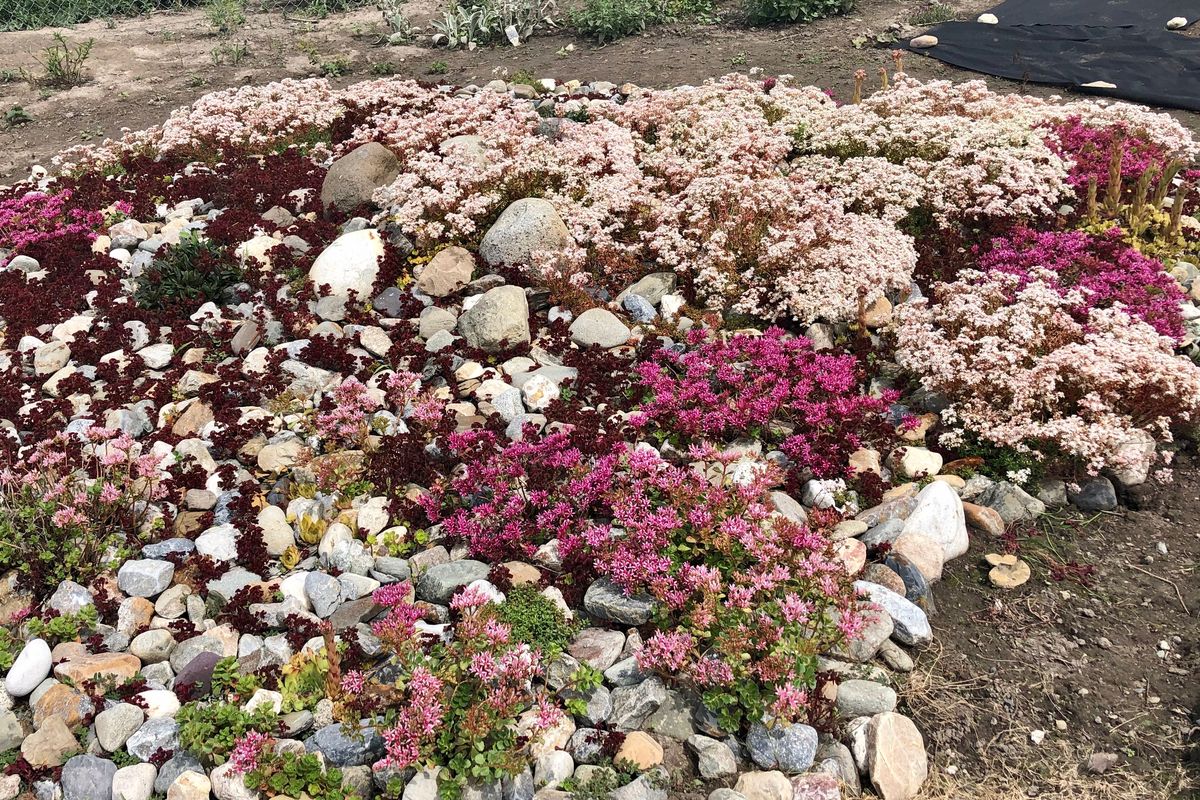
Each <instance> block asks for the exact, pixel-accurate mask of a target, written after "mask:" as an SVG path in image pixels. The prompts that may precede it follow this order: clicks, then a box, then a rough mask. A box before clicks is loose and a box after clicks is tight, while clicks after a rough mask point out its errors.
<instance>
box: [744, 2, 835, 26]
mask: <svg viewBox="0 0 1200 800" xmlns="http://www.w3.org/2000/svg"><path fill="white" fill-rule="evenodd" d="M853 7H854V0H745V3H744V4H743V7H742V8H743V11H745V14H746V19H747V20H748V21H749V22H750V23H751V24H754V25H775V24H779V23H787V22H808V21H809V20H814V19H820V18H821V17H832V16H833V15H835V14H844V13H846V12H847V11H849V10H850V9H851V8H853Z"/></svg>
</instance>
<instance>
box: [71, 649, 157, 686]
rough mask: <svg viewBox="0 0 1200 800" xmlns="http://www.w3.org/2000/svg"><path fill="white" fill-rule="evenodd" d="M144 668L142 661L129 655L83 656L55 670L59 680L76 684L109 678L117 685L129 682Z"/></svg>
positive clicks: (101, 654) (102, 654)
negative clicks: (67, 679)
mask: <svg viewBox="0 0 1200 800" xmlns="http://www.w3.org/2000/svg"><path fill="white" fill-rule="evenodd" d="M141 668H142V661H141V659H139V658H138V657H137V656H131V655H129V654H128V653H100V654H98V655H83V656H77V657H75V658H72V659H71V660H70V661H64V662H63V663H61V664H59V665H58V666H57V667H55V668H54V675H55V676H56V677H58V678H69V679H70V680H71V681H73V682H74V683H75V684H80V683H83V682H84V681H88V680H102V679H104V678H109V679H113V680H115V681H116V682H117V683H121V682H122V681H127V680H129V679H130V678H132V677H133V676H134V675H136V674H137V672H138V670H140V669H141Z"/></svg>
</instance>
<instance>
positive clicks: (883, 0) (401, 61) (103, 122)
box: [0, 0, 1200, 181]
mask: <svg viewBox="0 0 1200 800" xmlns="http://www.w3.org/2000/svg"><path fill="white" fill-rule="evenodd" d="M574 1H576V0H567V2H568V3H569V2H574ZM48 2H53V0H48ZM439 3H440V0H411V1H410V2H409V3H408V4H407V6H406V9H407V11H408V14H409V16H410V19H412V21H413V22H414V24H416V25H417V26H427V25H428V24H429V23H430V22H431V21H432V20H433V19H434V18H435V17H436V16H437V15H438V8H439ZM949 5H950V7H952V8H953V9H954V10H955V11H956V13H957V16H958V17H959V18H961V19H972V18H974V16H975V15H977V14H978V13H979V12H980V11H982V10H984V9H986V8H987V7H988V6H990V5H992V3H991V2H990V0H949ZM927 7H928V3H927V2H925V1H924V0H902V1H900V2H898V1H897V0H860V2H859V3H858V6H857V7H856V9H855V11H854V12H853V13H851V14H850V15H848V16H844V17H836V18H831V19H826V20H821V21H818V22H815V23H812V24H808V25H797V26H791V27H784V28H777V29H749V28H746V27H744V26H741V25H740V24H739V23H738V22H737V21H736V9H735V8H730V10H729V12H728V14H727V15H726V21H725V22H722V23H720V24H715V25H699V24H687V25H673V26H668V27H663V28H656V29H653V30H651V31H649V32H647V33H646V34H644V35H640V36H631V37H628V38H626V39H623V40H620V41H618V42H616V43H614V44H610V45H608V46H605V47H598V46H596V45H595V44H592V43H590V42H587V41H584V40H581V39H579V38H577V37H576V36H573V35H572V34H570V33H568V32H558V33H553V34H549V35H540V36H537V37H535V38H533V39H531V40H530V41H529V42H527V43H525V44H524V45H522V46H520V47H517V48H512V47H503V48H481V49H479V50H476V51H474V52H466V51H447V50H444V49H433V48H430V47H424V46H399V47H390V46H388V45H387V44H386V37H385V36H384V33H385V31H384V29H383V26H382V20H381V17H380V15H379V13H378V12H377V11H376V10H375V9H374V7H369V8H364V9H362V10H359V11H355V12H350V13H344V14H337V15H333V16H330V17H328V18H326V19H323V20H306V19H301V18H297V17H294V16H290V15H285V14H283V13H278V12H275V13H259V14H252V15H251V16H250V18H249V20H248V21H247V24H246V25H245V27H244V28H243V29H242V30H240V31H239V32H238V33H237V34H236V35H234V36H232V37H229V38H220V37H218V36H217V35H216V34H215V32H214V31H213V28H212V27H211V25H210V24H209V22H208V20H207V19H206V18H205V16H204V14H203V12H201V11H198V10H193V11H187V12H178V13H177V12H159V13H155V14H149V15H145V16H142V17H139V18H136V19H115V20H98V21H94V22H90V23H87V24H83V25H78V26H75V27H73V28H70V29H67V30H66V31H65V33H66V35H67V37H68V39H69V40H70V41H73V42H75V41H83V40H86V39H88V38H94V39H95V47H94V49H93V51H92V54H91V57H90V58H89V59H88V62H87V71H88V72H89V73H90V76H91V80H90V81H89V82H88V83H86V84H84V85H82V86H79V87H76V88H74V89H70V90H67V91H60V92H53V93H47V92H42V91H40V90H39V89H37V88H35V87H32V86H30V85H29V84H28V83H27V82H25V81H24V80H21V79H20V77H19V76H20V70H21V69H23V68H24V69H28V70H33V71H34V72H35V73H36V72H37V71H38V70H39V67H38V66H37V62H36V60H35V57H36V56H37V54H38V53H39V51H40V50H42V49H43V48H44V47H46V46H47V45H48V44H50V42H51V34H52V33H53V30H52V29H43V30H37V31H27V32H16V33H0V114H2V113H3V112H4V111H7V110H8V109H9V108H11V107H12V106H13V105H19V106H21V107H23V108H24V109H25V111H26V113H28V114H29V116H30V117H32V119H33V121H32V122H31V123H28V124H25V125H21V126H18V127H16V128H9V129H7V130H6V129H4V126H3V124H2V123H0V181H3V180H11V179H15V178H18V177H21V176H22V175H24V174H26V171H27V169H28V167H29V165H30V164H31V163H36V162H42V161H47V160H48V159H49V157H50V156H51V155H53V154H54V153H55V152H57V151H58V150H60V149H61V148H63V147H66V146H70V145H73V144H78V143H80V142H86V141H95V140H98V139H101V138H103V137H105V136H113V135H116V134H118V133H119V131H120V129H121V128H122V127H128V128H133V129H137V128H142V127H146V126H149V125H151V124H154V123H156V122H159V121H160V120H161V119H162V118H163V117H165V116H166V114H167V112H168V111H170V110H171V109H173V108H175V107H177V106H180V105H185V104H187V103H189V102H190V101H192V100H193V99H195V98H196V97H197V96H199V95H200V94H203V93H204V92H206V91H211V90H213V89H217V88H225V87H229V86H236V85H239V84H242V83H251V82H253V83H261V82H266V81H269V80H273V79H277V78H282V77H288V76H303V75H310V74H313V73H314V72H315V71H316V70H317V69H318V67H317V66H316V64H319V63H322V62H330V61H333V60H335V59H344V60H345V61H346V62H347V63H348V65H349V68H350V72H349V73H348V74H347V75H344V76H342V77H339V78H337V79H335V82H336V83H339V84H344V83H350V82H353V81H356V80H362V79H364V78H366V77H369V76H370V75H372V74H376V73H389V74H390V73H394V74H398V75H401V76H405V77H412V78H420V79H425V80H435V79H437V80H442V81H446V82H449V83H455V84H467V83H472V82H483V81H487V80H491V79H492V78H494V77H497V76H500V77H504V76H505V75H510V76H511V75H514V74H516V73H519V72H520V73H525V74H532V75H533V76H535V77H539V78H541V77H549V78H556V79H559V80H568V79H571V78H578V79H581V80H609V81H612V82H614V83H618V84H619V83H622V82H625V81H632V82H634V83H637V84H640V85H644V86H670V85H677V84H681V83H694V82H699V81H701V80H703V79H704V78H707V77H711V76H714V75H721V74H724V73H727V72H731V71H735V70H748V69H751V68H755V67H757V68H760V69H762V70H763V71H764V72H765V73H767V74H769V75H777V74H792V75H795V76H797V77H798V78H800V79H802V80H803V81H804V82H807V83H814V84H817V85H820V86H823V87H828V88H831V89H833V90H834V91H835V92H836V93H837V94H838V95H839V96H848V95H849V93H850V87H851V85H852V83H853V74H854V71H855V70H857V69H859V68H865V69H867V70H868V72H869V73H870V74H871V75H872V76H873V75H875V74H876V72H877V71H878V69H879V68H880V67H888V68H890V67H891V66H892V61H891V57H890V55H889V51H890V48H889V47H888V46H886V45H877V46H871V44H867V45H865V46H862V47H856V46H855V40H856V39H857V40H859V44H860V45H861V44H862V43H863V41H865V40H870V41H871V43H872V44H873V43H874V40H873V37H874V36H876V35H877V34H880V33H883V32H885V31H887V30H888V29H889V27H890V26H894V25H896V24H902V25H907V24H908V23H909V22H910V21H911V20H912V18H913V15H914V14H916V13H918V12H920V11H922V10H923V9H926V8H927ZM914 32H915V31H913V30H906V31H905V33H904V35H905V36H906V37H907V36H911V35H913V33H914ZM568 46H573V50H570V51H568V50H567V49H566V48H567V47H568ZM239 53H243V54H242V55H241V56H240V58H239ZM235 61H236V63H233V62H235ZM217 62H220V63H217ZM314 62H315V63H314ZM438 62H441V64H444V67H445V69H446V70H447V71H446V72H445V74H444V75H434V74H432V73H431V71H430V70H431V68H433V67H434V65H435V64H436V63H438ZM439 66H440V65H439ZM906 68H907V69H908V71H909V72H911V73H912V74H914V75H917V76H919V77H937V78H956V79H965V78H968V77H978V76H975V75H974V74H972V73H968V72H965V71H962V70H958V69H955V68H953V67H948V66H946V65H944V64H941V63H940V62H938V61H935V60H933V59H930V58H924V57H920V56H912V55H910V56H908V57H907V61H906ZM992 83H993V84H994V85H996V86H999V87H1002V88H1004V89H1007V90H1018V89H1025V90H1028V91H1033V92H1035V93H1040V94H1049V93H1053V90H1050V89H1045V88H1042V87H1032V86H1031V87H1022V86H1021V85H1020V84H1018V83H1014V82H1010V81H1001V80H999V79H993V80H992ZM1180 116H1181V118H1184V119H1185V120H1187V122H1188V124H1189V125H1191V126H1192V127H1195V128H1198V129H1200V124H1197V119H1198V118H1197V117H1196V116H1195V115H1185V114H1181V115H1180Z"/></svg>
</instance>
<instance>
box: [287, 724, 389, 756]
mask: <svg viewBox="0 0 1200 800" xmlns="http://www.w3.org/2000/svg"><path fill="white" fill-rule="evenodd" d="M304 748H305V749H306V750H308V752H310V753H321V754H323V755H324V756H325V758H326V760H327V761H328V762H329V763H330V764H332V765H333V766H335V767H358V766H365V765H370V764H373V763H375V762H376V761H378V760H379V759H380V757H382V756H383V738H382V737H381V736H380V735H379V734H378V733H377V732H376V731H375V729H374V728H373V727H371V725H370V724H369V723H366V722H364V723H362V727H361V728H360V729H359V730H357V731H355V730H353V729H347V728H346V727H345V726H344V725H342V723H340V722H336V723H334V724H333V725H330V726H328V727H326V728H322V729H321V730H319V731H317V732H316V733H314V734H313V735H312V736H310V737H308V738H307V739H305V740H304Z"/></svg>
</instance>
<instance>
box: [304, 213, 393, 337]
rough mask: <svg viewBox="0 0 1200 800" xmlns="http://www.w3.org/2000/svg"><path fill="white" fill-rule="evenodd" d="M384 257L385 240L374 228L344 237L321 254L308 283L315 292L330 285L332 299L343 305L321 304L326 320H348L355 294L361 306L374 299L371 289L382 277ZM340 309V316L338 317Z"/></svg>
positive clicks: (313, 266)
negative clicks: (348, 305)
mask: <svg viewBox="0 0 1200 800" xmlns="http://www.w3.org/2000/svg"><path fill="white" fill-rule="evenodd" d="M382 257H383V238H382V237H381V236H380V235H379V231H377V230H375V229H374V228H366V229H364V230H361V231H354V232H353V233H347V234H343V235H342V236H339V237H338V238H336V239H334V240H333V242H332V243H331V244H330V245H329V246H328V247H326V248H325V249H324V250H322V251H321V255H319V256H317V260H316V261H314V262H313V265H312V268H311V269H309V271H308V280H309V282H310V283H312V285H313V288H319V287H321V286H323V285H328V286H329V287H330V289H331V291H332V292H333V295H332V296H333V298H335V299H336V300H340V301H341V303H340V304H339V303H322V304H320V309H321V311H322V315H323V316H324V317H325V318H326V319H334V320H338V319H342V318H343V317H344V316H345V301H346V300H347V299H348V298H349V296H350V293H351V292H354V293H355V296H356V297H357V299H358V301H359V302H366V301H368V300H370V299H371V287H372V285H373V284H374V283H375V278H376V276H377V275H378V274H379V261H380V259H381V258H382ZM339 307H340V309H341V313H338V308H339Z"/></svg>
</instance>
